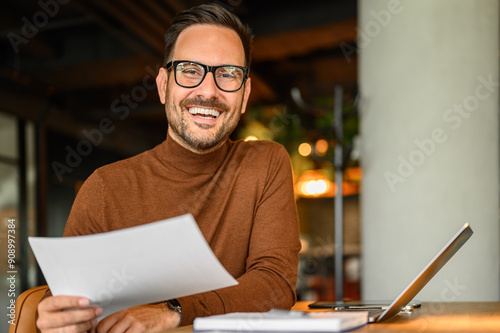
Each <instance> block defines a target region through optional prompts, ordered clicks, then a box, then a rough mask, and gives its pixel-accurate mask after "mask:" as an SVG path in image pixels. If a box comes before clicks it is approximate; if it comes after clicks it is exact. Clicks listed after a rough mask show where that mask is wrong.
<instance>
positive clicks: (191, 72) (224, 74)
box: [165, 60, 248, 92]
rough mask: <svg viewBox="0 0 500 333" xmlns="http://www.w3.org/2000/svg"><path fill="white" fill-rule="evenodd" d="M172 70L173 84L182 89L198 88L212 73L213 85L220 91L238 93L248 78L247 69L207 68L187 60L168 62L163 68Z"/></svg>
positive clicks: (239, 67) (231, 67) (236, 67)
mask: <svg viewBox="0 0 500 333" xmlns="http://www.w3.org/2000/svg"><path fill="white" fill-rule="evenodd" d="M170 67H173V68H174V76H175V83H177V84H178V85H179V86H181V87H184V88H195V87H198V86H199V85H200V84H201V83H202V82H203V80H204V79H205V76H206V75H207V73H209V72H210V73H212V74H213V76H214V80H215V85H216V86H217V88H219V89H220V90H222V91H226V92H233V91H238V90H240V89H241V87H242V86H243V82H245V79H246V78H247V76H248V68H246V67H241V66H235V65H220V66H207V65H204V64H200V63H198V62H194V61H189V60H176V61H170V62H169V63H168V64H167V65H166V66H165V68H166V69H167V70H169V69H170Z"/></svg>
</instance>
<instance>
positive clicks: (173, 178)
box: [64, 136, 300, 325]
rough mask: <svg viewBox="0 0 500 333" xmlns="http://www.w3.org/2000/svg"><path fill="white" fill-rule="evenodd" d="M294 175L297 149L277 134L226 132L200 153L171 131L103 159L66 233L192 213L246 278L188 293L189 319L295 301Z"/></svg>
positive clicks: (228, 264)
mask: <svg viewBox="0 0 500 333" xmlns="http://www.w3.org/2000/svg"><path fill="white" fill-rule="evenodd" d="M292 183H293V182H292V171H291V167H290V159H289V157H288V154H287V153H286V151H285V149H284V148H283V147H282V146H280V145H279V144H277V143H274V142H266V141H259V142H243V141H236V142H233V141H227V142H226V144H224V145H223V146H222V147H221V148H220V149H218V150H216V151H214V152H211V153H208V154H205V155H200V154H196V153H193V152H191V151H188V150H186V149H185V148H183V147H182V146H180V145H179V144H177V143H176V142H175V141H174V140H173V139H172V138H171V137H170V136H167V140H165V141H164V142H163V143H161V144H160V145H158V146H156V147H155V148H153V149H151V150H149V151H146V152H144V153H142V154H139V155H137V156H135V157H132V158H129V159H126V160H123V161H119V162H116V163H113V164H110V165H107V166H104V167H102V168H99V169H97V170H96V171H95V172H94V173H93V174H92V175H91V176H90V177H89V178H88V179H87V181H86V182H85V183H84V185H83V186H82V188H81V190H80V191H79V193H78V196H77V198H76V200H75V202H74V204H73V208H72V210H71V214H70V216H69V219H68V221H67V224H66V228H65V231H64V236H76V235H86V234H94V233H100V232H105V231H111V230H117V229H123V228H128V227H133V226H137V225H140V224H145V223H150V222H155V221H159V220H163V219H166V218H170V217H174V216H178V215H182V214H187V213H190V214H192V215H193V216H194V218H195V220H196V221H197V223H198V226H199V228H200V230H201V232H202V233H203V235H204V236H205V239H206V240H207V242H208V244H209V245H210V247H211V248H212V251H213V252H214V253H215V255H216V256H217V258H218V259H219V260H220V262H221V263H222V265H224V267H225V268H226V269H227V270H228V272H229V273H230V274H231V275H232V276H233V277H235V278H236V279H237V280H238V282H239V284H238V285H237V286H234V287H229V288H224V289H220V290H215V291H211V292H206V293H201V294H197V295H192V296H187V297H182V298H179V299H178V301H179V302H180V304H181V306H182V311H183V314H182V323H181V324H182V325H187V324H191V323H192V322H193V320H194V318H196V317H201V316H208V315H214V314H221V313H227V312H237V311H242V312H247V311H248V312H251V311H252V312H253V311H256V312H257V311H267V310H269V309H271V308H290V307H291V306H292V305H293V304H294V302H295V286H296V281H297V265H298V252H299V250H300V242H299V230H298V217H297V211H296V206H295V199H294V194H293V184H292ZM110 251H112V249H110ZM172 251H182V248H179V249H172Z"/></svg>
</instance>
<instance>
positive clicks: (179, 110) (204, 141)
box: [165, 88, 243, 151]
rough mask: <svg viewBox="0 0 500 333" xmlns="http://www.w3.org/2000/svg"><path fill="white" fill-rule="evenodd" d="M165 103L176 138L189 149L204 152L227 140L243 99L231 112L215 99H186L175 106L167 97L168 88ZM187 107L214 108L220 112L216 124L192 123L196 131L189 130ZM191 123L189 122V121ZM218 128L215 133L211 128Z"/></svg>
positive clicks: (236, 121) (232, 129) (238, 116)
mask: <svg viewBox="0 0 500 333" xmlns="http://www.w3.org/2000/svg"><path fill="white" fill-rule="evenodd" d="M165 97H166V101H167V103H165V111H166V114H167V121H168V124H169V128H170V129H171V130H172V131H173V132H175V134H176V135H177V137H179V138H181V139H182V140H183V141H184V142H185V143H186V144H187V145H188V146H189V147H191V148H192V149H194V150H196V151H206V150H210V149H212V148H214V147H217V146H218V145H220V144H221V143H222V142H223V141H225V140H227V139H228V138H229V135H230V134H231V133H232V132H233V131H234V129H235V128H236V125H237V124H238V121H239V119H240V115H241V107H242V104H243V98H242V100H241V102H240V104H239V106H238V107H237V108H236V109H235V110H233V111H231V108H230V107H229V106H228V105H227V104H225V103H222V102H220V101H219V100H217V99H210V100H205V99H201V98H187V99H185V100H183V101H181V102H180V103H179V105H178V106H177V105H176V104H175V102H174V101H173V99H172V98H170V97H169V93H168V88H167V91H166V93H165ZM188 105H196V106H201V107H207V108H215V109H218V110H220V111H221V114H220V115H219V117H220V118H221V119H218V121H217V123H216V124H205V123H198V122H194V126H196V127H197V128H196V129H190V128H189V126H188V119H186V117H185V116H187V117H189V116H188V115H186V114H188V113H189V111H188V110H187V106H188ZM189 122H191V121H189ZM216 126H218V128H217V129H216V131H215V133H213V131H211V129H212V128H214V127H216Z"/></svg>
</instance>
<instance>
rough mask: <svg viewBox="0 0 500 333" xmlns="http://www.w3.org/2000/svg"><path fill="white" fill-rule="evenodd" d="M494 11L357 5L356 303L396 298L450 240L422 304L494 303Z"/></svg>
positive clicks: (392, 1) (462, 1)
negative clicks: (461, 233)
mask: <svg viewBox="0 0 500 333" xmlns="http://www.w3.org/2000/svg"><path fill="white" fill-rule="evenodd" d="M498 21H499V5H498V1H497V0H483V1H473V0H439V1H435V0H419V1H397V0H359V30H358V45H357V46H358V55H359V58H360V59H359V64H360V69H359V75H360V76H359V81H360V93H361V97H362V103H361V137H362V156H361V159H362V166H363V173H364V175H363V187H362V197H361V216H362V235H361V236H362V295H363V298H365V299H376V300H380V299H388V300H391V299H393V298H394V297H395V296H397V295H398V294H399V293H400V292H401V291H402V289H403V288H404V287H405V286H406V285H407V284H408V283H409V282H410V281H411V280H412V279H413V278H414V276H415V275H416V274H417V273H418V272H419V271H420V270H421V269H422V268H423V267H424V266H425V265H426V264H427V262H428V261H429V260H430V259H431V258H432V257H433V256H434V255H435V254H436V253H437V251H438V250H439V249H440V248H441V247H442V246H443V245H444V244H445V243H446V242H447V241H448V240H449V238H451V237H452V236H453V235H454V234H455V233H456V232H457V231H458V229H459V228H460V227H461V226H462V225H463V224H464V223H465V222H469V223H470V224H471V226H472V229H473V230H474V232H475V233H474V235H473V236H472V237H471V239H470V240H469V242H468V243H466V244H465V245H464V247H463V248H462V249H461V250H460V251H459V252H458V253H457V254H456V256H455V257H453V258H452V259H451V260H450V262H449V263H448V264H447V265H446V266H445V267H444V268H443V269H442V270H441V271H440V272H439V273H438V274H437V275H436V276H435V277H434V279H433V280H432V281H431V283H429V284H428V285H427V286H426V287H425V288H424V290H423V291H422V292H421V293H420V294H419V295H418V297H417V298H418V299H419V300H422V301H476V300H477V301H498V300H499V297H500V291H499V286H500V277H499V271H500V267H499V262H500V259H499V254H500V249H499V240H500V228H499V136H498V129H499V126H498V125H499V92H498V90H499V75H498V74H499V57H498V55H499V24H498Z"/></svg>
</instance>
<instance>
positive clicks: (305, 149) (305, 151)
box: [298, 142, 312, 156]
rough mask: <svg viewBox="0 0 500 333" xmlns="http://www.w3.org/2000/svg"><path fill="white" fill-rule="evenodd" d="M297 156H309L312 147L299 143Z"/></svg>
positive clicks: (305, 143)
mask: <svg viewBox="0 0 500 333" xmlns="http://www.w3.org/2000/svg"><path fill="white" fill-rule="evenodd" d="M298 150H299V154H300V155H302V156H309V155H311V151H312V147H311V145H310V144H308V143H307V142H304V143H301V144H300V146H299V149H298Z"/></svg>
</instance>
